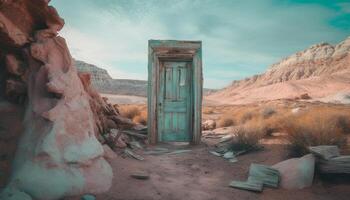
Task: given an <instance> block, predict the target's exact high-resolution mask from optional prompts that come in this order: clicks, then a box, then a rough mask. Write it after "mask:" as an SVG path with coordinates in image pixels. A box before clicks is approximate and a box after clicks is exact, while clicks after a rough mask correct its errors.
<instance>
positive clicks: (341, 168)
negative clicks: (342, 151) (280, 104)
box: [317, 155, 350, 174]
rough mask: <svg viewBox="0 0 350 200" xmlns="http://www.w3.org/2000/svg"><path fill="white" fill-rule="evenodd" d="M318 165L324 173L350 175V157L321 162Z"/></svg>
mask: <svg viewBox="0 0 350 200" xmlns="http://www.w3.org/2000/svg"><path fill="white" fill-rule="evenodd" d="M317 164H318V166H319V167H318V168H319V170H320V172H322V173H334V174H350V155H348V156H339V157H335V158H331V159H329V160H319V161H318V162H317Z"/></svg>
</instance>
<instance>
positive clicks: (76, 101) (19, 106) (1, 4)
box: [0, 0, 131, 200]
mask: <svg viewBox="0 0 350 200" xmlns="http://www.w3.org/2000/svg"><path fill="white" fill-rule="evenodd" d="M48 2H49V1H47V0H0V154H1V156H0V158H1V160H0V172H1V173H0V188H1V187H3V186H5V184H6V185H7V187H6V189H4V190H3V191H2V193H1V194H0V199H3V200H6V199H24V200H25V199H31V198H33V199H38V200H41V199H45V200H50V199H60V198H62V197H64V196H72V195H80V194H84V193H99V192H104V191H106V190H108V189H109V187H110V185H111V181H112V178H113V174H112V169H111V167H110V165H109V164H108V162H107V161H106V160H105V158H104V157H105V156H106V153H105V152H104V148H103V147H102V145H101V143H100V142H99V141H98V139H97V137H101V134H102V133H105V132H108V129H110V128H118V127H121V126H122V125H125V123H124V124H122V125H120V124H119V122H125V119H123V118H121V117H120V116H119V114H118V111H117V110H115V109H114V107H113V106H111V105H109V104H107V103H106V101H105V100H104V99H102V98H101V97H100V96H99V94H98V93H97V92H96V91H95V90H94V89H93V88H92V87H91V86H90V75H84V74H80V76H78V72H77V69H76V67H75V66H74V61H73V59H72V58H71V55H70V53H69V50H68V47H67V45H66V42H65V40H64V39H63V38H62V37H59V36H57V32H58V31H59V30H60V29H61V28H62V27H63V25H64V21H63V20H62V19H61V18H60V17H59V16H58V14H57V12H56V10H55V9H54V8H53V7H51V6H48ZM108 120H111V121H112V122H113V123H114V124H112V125H111V122H110V121H108ZM107 122H110V123H107ZM126 125H129V126H131V125H130V124H128V123H126ZM99 139H100V138H99ZM15 152H16V153H15ZM12 159H13V160H12ZM11 163H13V165H11ZM10 174H11V175H10ZM9 175H10V176H9Z"/></svg>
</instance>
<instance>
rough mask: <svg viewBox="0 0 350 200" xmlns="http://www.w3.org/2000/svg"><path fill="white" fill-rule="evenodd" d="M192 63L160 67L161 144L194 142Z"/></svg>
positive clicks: (170, 64) (165, 63) (164, 64)
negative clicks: (162, 142) (192, 126)
mask: <svg viewBox="0 0 350 200" xmlns="http://www.w3.org/2000/svg"><path fill="white" fill-rule="evenodd" d="M191 71H192V70H191V62H176V61H163V62H161V63H160V75H159V76H160V84H159V85H160V90H159V91H160V92H159V94H158V103H159V105H158V129H159V137H160V138H159V139H160V140H161V141H190V140H191V129H192V128H191V125H192V124H191V114H192V113H191V111H192V98H191V96H192V95H191V88H192V87H191V86H192V85H191V83H192V80H191V77H192V75H191V74H192V72H191Z"/></svg>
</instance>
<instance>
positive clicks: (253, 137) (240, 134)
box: [231, 122, 265, 151]
mask: <svg viewBox="0 0 350 200" xmlns="http://www.w3.org/2000/svg"><path fill="white" fill-rule="evenodd" d="M264 132H265V127H264V125H263V124H262V123H256V122H249V123H246V124H244V125H242V126H240V127H239V128H238V130H237V132H236V133H234V135H235V137H234V138H233V139H232V144H231V149H232V150H234V151H242V150H248V151H250V150H257V149H259V148H260V147H261V146H260V144H259V141H260V139H262V138H263V136H264Z"/></svg>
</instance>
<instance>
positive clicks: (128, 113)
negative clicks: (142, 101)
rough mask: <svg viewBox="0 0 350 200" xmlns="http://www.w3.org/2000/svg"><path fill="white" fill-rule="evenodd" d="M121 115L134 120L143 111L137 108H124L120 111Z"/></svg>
mask: <svg viewBox="0 0 350 200" xmlns="http://www.w3.org/2000/svg"><path fill="white" fill-rule="evenodd" d="M119 111H120V114H121V115H122V116H123V117H126V118H129V119H133V118H134V117H135V116H137V115H140V114H141V111H140V109H139V108H138V107H137V106H124V107H121V108H120V109H119Z"/></svg>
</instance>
